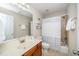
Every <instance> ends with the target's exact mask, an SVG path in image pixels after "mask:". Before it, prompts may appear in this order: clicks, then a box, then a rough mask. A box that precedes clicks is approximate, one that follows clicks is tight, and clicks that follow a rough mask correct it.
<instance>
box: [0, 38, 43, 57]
mask: <svg viewBox="0 0 79 59" xmlns="http://www.w3.org/2000/svg"><path fill="white" fill-rule="evenodd" d="M18 39H19V38H18ZM18 39H11V40H8V41H7V42H5V43H4V44H2V45H0V56H21V55H23V54H24V53H25V52H27V51H28V50H30V49H31V48H32V47H34V46H35V45H37V44H38V43H39V42H41V41H42V40H41V39H31V38H27V37H22V38H20V39H25V42H24V43H20V41H19V40H18Z"/></svg>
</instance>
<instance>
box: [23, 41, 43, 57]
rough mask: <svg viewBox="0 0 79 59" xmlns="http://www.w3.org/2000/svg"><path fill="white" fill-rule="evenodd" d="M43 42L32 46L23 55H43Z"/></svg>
mask: <svg viewBox="0 0 79 59" xmlns="http://www.w3.org/2000/svg"><path fill="white" fill-rule="evenodd" d="M41 43H42V42H39V43H38V44H37V45H35V46H34V47H32V48H31V49H30V50H28V51H26V52H25V53H24V54H23V56H42V44H41Z"/></svg>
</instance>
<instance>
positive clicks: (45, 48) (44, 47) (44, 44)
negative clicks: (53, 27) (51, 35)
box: [39, 36, 49, 53]
mask: <svg viewBox="0 0 79 59" xmlns="http://www.w3.org/2000/svg"><path fill="white" fill-rule="evenodd" d="M39 39H43V38H42V37H41V36H40V37H39ZM42 48H43V50H44V52H45V53H47V52H48V50H49V44H48V43H47V42H42Z"/></svg>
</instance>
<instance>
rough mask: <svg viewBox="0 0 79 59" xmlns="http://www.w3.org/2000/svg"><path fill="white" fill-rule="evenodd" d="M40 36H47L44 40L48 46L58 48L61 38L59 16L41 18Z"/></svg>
mask: <svg viewBox="0 0 79 59" xmlns="http://www.w3.org/2000/svg"><path fill="white" fill-rule="evenodd" d="M42 36H43V37H47V39H43V40H46V42H48V43H49V44H50V48H52V49H55V50H59V49H60V40H61V20H60V18H59V17H53V18H49V19H45V20H43V23H42Z"/></svg>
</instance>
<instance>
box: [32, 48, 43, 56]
mask: <svg viewBox="0 0 79 59" xmlns="http://www.w3.org/2000/svg"><path fill="white" fill-rule="evenodd" d="M41 55H42V53H41V49H40V48H39V49H37V50H36V51H35V52H34V53H33V56H41Z"/></svg>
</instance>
